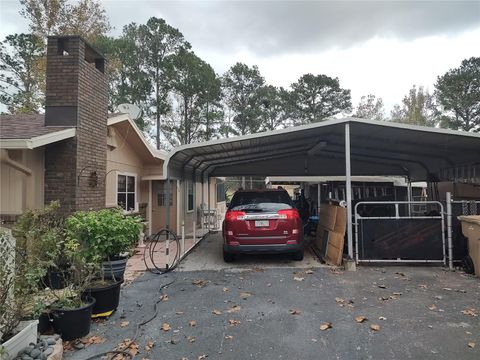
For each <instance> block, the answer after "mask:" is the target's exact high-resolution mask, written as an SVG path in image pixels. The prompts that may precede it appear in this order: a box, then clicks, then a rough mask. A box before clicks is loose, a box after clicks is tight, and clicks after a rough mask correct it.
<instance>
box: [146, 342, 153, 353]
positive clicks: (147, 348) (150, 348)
mask: <svg viewBox="0 0 480 360" xmlns="http://www.w3.org/2000/svg"><path fill="white" fill-rule="evenodd" d="M154 346H155V342H153V341H147V344H146V345H145V351H150V350H152V348H153V347H154Z"/></svg>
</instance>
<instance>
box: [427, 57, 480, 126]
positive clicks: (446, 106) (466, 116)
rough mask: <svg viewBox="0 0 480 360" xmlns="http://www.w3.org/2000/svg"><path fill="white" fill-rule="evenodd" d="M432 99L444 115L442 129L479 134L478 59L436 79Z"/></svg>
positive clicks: (479, 95)
mask: <svg viewBox="0 0 480 360" xmlns="http://www.w3.org/2000/svg"><path fill="white" fill-rule="evenodd" d="M435 89H436V90H435V97H436V99H437V101H438V103H439V105H440V106H441V108H442V110H443V111H444V113H443V116H442V125H443V126H445V127H449V128H451V129H455V130H465V131H477V132H478V131H480V57H472V58H470V59H465V60H463V61H462V63H461V65H460V67H458V68H455V69H451V70H449V71H447V72H446V73H445V74H444V75H442V76H439V77H438V79H437V83H436V84H435Z"/></svg>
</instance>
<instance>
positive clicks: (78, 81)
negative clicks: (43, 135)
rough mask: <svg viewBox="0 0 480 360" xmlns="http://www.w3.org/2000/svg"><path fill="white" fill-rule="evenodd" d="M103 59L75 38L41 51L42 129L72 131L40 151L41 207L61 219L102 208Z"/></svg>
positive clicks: (57, 40)
mask: <svg viewBox="0 0 480 360" xmlns="http://www.w3.org/2000/svg"><path fill="white" fill-rule="evenodd" d="M104 70H105V58H104V57H103V56H102V55H101V54H100V53H98V52H97V51H96V50H94V49H93V47H92V46H90V45H89V44H88V43H87V42H86V41H85V40H83V39H82V38H81V37H80V36H52V37H49V38H48V45H47V74H46V97H45V126H48V127H50V126H61V127H76V136H75V137H74V138H72V139H67V140H63V141H60V142H57V143H54V144H50V145H48V146H47V147H46V149H45V203H46V204H47V203H49V202H50V201H52V200H60V203H61V206H62V210H63V211H64V213H65V214H68V213H70V212H71V211H74V210H88V209H100V208H103V207H105V171H106V160H107V105H108V93H107V81H106V77H105V74H104Z"/></svg>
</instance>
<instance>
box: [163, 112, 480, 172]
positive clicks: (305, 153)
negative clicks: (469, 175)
mask: <svg viewBox="0 0 480 360" xmlns="http://www.w3.org/2000/svg"><path fill="white" fill-rule="evenodd" d="M346 124H349V128H350V154H351V155H350V156H351V175H356V176H366V175H405V176H409V177H410V179H411V180H412V181H425V180H428V174H429V173H438V172H439V171H440V170H441V169H445V168H452V167H455V166H458V165H467V164H473V163H478V162H479V161H480V134H478V133H467V132H461V131H453V130H445V129H437V128H430V127H423V126H413V125H405V124H398V123H392V122H387V121H373V120H364V119H358V118H352V117H348V118H344V119H338V120H337V119H335V120H327V121H324V122H320V123H313V124H309V125H304V126H298V127H290V128H286V129H282V130H274V131H267V132H262V133H257V134H252V135H245V136H239V137H233V138H227V139H220V140H212V141H207V142H203V143H194V144H189V145H183V146H180V147H177V148H175V149H174V150H173V151H172V152H171V153H170V154H169V157H168V159H167V161H166V162H165V164H164V166H165V169H164V174H167V171H166V170H167V169H168V173H169V176H170V178H177V179H181V178H191V177H192V176H193V174H195V175H196V176H197V178H199V177H201V178H202V179H203V178H205V177H207V176H295V175H296V176H300V175H304V176H305V175H309V176H314V175H317V176H318V175H321V176H344V175H345V174H346V173H345V171H346V170H345V161H346V157H345V152H346V146H345V145H346V144H345V131H346V130H345V129H346Z"/></svg>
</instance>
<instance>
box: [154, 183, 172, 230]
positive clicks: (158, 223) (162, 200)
mask: <svg viewBox="0 0 480 360" xmlns="http://www.w3.org/2000/svg"><path fill="white" fill-rule="evenodd" d="M166 190H167V182H166V181H163V180H152V199H151V201H152V234H156V233H157V232H159V231H160V230H162V229H165V228H166V224H167V219H166V215H167V199H168V196H167V191H166ZM170 230H172V231H174V232H176V230H177V184H176V181H171V182H170Z"/></svg>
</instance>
